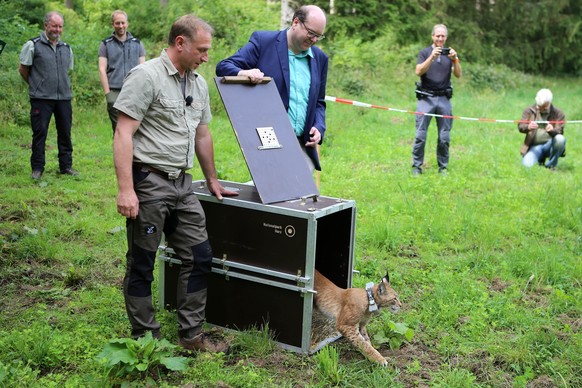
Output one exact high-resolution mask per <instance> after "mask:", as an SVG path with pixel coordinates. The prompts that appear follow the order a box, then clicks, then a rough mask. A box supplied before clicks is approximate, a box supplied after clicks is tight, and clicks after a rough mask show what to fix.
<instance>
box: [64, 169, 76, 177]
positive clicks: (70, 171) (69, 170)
mask: <svg viewBox="0 0 582 388" xmlns="http://www.w3.org/2000/svg"><path fill="white" fill-rule="evenodd" d="M61 174H62V175H70V176H77V175H79V172H78V171H75V170H73V169H72V168H67V169H66V170H63V171H61Z"/></svg>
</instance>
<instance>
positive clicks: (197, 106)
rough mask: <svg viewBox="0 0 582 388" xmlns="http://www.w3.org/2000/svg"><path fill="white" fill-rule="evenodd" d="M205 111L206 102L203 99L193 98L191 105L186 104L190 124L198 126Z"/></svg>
mask: <svg viewBox="0 0 582 388" xmlns="http://www.w3.org/2000/svg"><path fill="white" fill-rule="evenodd" d="M203 111H204V102H203V101H201V100H193V101H192V103H191V104H190V106H186V120H188V125H192V126H194V128H196V127H197V126H198V124H199V123H200V120H201V119H202V112H203Z"/></svg>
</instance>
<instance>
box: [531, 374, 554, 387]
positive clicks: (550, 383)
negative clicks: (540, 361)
mask: <svg viewBox="0 0 582 388" xmlns="http://www.w3.org/2000/svg"><path fill="white" fill-rule="evenodd" d="M557 386H558V384H556V383H555V382H554V380H552V379H551V378H549V377H548V376H545V375H542V376H539V377H538V378H536V379H535V380H532V381H530V382H528V383H527V385H526V387H527V388H554V387H557Z"/></svg>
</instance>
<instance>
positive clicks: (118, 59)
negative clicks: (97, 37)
mask: <svg viewBox="0 0 582 388" xmlns="http://www.w3.org/2000/svg"><path fill="white" fill-rule="evenodd" d="M111 26H112V27H113V33H112V34H111V36H110V37H108V38H106V39H103V41H101V45H99V53H98V55H99V80H100V81H101V86H102V87H103V92H104V93H105V99H106V100H107V112H108V113H109V119H110V120H111V127H112V128H113V133H115V127H116V126H117V116H118V114H119V112H118V111H117V109H115V108H114V107H113V104H115V100H117V96H119V91H120V90H121V86H122V85H123V80H124V79H125V76H126V75H127V73H128V72H129V71H130V70H131V69H132V68H134V67H135V66H137V65H139V64H140V63H144V62H145V48H144V47H143V44H142V43H141V42H140V41H139V39H137V38H135V37H134V36H133V35H131V33H130V32H128V31H127V27H128V26H129V23H128V21H127V14H126V13H125V12H124V11H122V10H119V9H118V10H116V11H113V13H112V14H111Z"/></svg>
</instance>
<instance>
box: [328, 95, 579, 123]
mask: <svg viewBox="0 0 582 388" xmlns="http://www.w3.org/2000/svg"><path fill="white" fill-rule="evenodd" d="M325 100H326V101H332V102H338V103H340V104H347V105H354V106H359V107H362V108H373V109H382V110H389V111H393V112H400V113H409V114H414V115H422V116H433V117H443V118H445V119H454V120H468V121H483V122H488V123H515V124H518V123H529V120H497V119H486V118H475V117H463V116H447V115H438V114H434V113H424V112H415V111H412V110H406V109H396V108H388V107H386V106H380V105H373V104H367V103H365V102H359V101H353V100H346V99H345V98H338V97H331V96H325ZM536 122H537V123H539V124H564V123H568V124H580V123H582V120H560V121H536Z"/></svg>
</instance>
